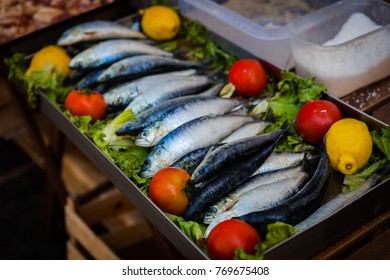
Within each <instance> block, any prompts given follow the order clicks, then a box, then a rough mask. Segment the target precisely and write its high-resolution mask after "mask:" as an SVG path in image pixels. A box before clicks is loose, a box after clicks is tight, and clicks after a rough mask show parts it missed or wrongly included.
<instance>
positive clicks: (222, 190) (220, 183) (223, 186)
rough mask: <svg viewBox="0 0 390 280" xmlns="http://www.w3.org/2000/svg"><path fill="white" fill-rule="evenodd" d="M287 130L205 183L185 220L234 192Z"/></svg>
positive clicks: (186, 213) (186, 212) (188, 209)
mask: <svg viewBox="0 0 390 280" xmlns="http://www.w3.org/2000/svg"><path fill="white" fill-rule="evenodd" d="M287 131H288V128H285V129H283V132H282V133H281V135H280V136H279V137H278V138H277V139H275V141H273V142H272V143H270V144H269V145H267V146H265V147H264V148H263V149H261V150H260V151H258V152H255V153H254V154H251V156H250V157H248V158H247V159H243V160H241V161H238V162H235V163H234V164H232V165H230V166H228V167H227V168H225V169H223V170H221V171H219V173H218V174H217V175H216V176H215V177H213V178H212V179H211V180H210V181H208V182H207V184H206V185H205V186H203V187H202V188H200V190H199V191H198V192H197V193H196V194H195V196H194V197H192V199H191V200H190V202H189V205H188V208H187V210H186V211H185V213H184V214H183V218H184V219H185V220H191V219H193V218H196V216H198V215H199V214H200V213H201V212H203V211H204V210H206V209H207V208H208V207H210V206H211V205H212V204H213V203H214V202H215V201H217V200H218V199H220V198H221V197H222V196H224V195H226V194H227V193H229V192H230V191H232V190H234V189H235V188H236V187H237V186H239V185H240V184H242V183H243V182H244V181H246V180H247V179H248V178H249V177H250V176H251V175H252V174H253V172H255V170H257V169H258V168H259V166H261V165H262V164H263V163H264V161H265V160H266V159H267V158H268V157H269V155H270V154H271V153H272V151H273V150H274V148H275V146H276V145H277V144H278V143H279V141H280V139H282V138H283V137H284V136H285V134H286V133H287Z"/></svg>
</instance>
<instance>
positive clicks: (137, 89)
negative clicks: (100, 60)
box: [99, 69, 196, 107]
mask: <svg viewBox="0 0 390 280" xmlns="http://www.w3.org/2000/svg"><path fill="white" fill-rule="evenodd" d="M103 71H104V70H103ZM103 71H102V72H100V74H101V73H103ZM195 73H196V70H195V69H189V70H181V71H173V72H167V73H161V74H154V75H149V76H145V77H142V78H139V79H137V80H131V81H128V82H124V83H121V84H119V85H118V86H115V87H113V88H110V89H109V90H108V91H106V92H104V93H103V96H104V100H105V101H106V104H107V106H111V107H124V106H126V105H128V104H129V103H130V102H131V101H132V100H133V99H134V98H135V97H137V96H138V95H139V94H142V93H143V92H144V91H145V90H146V89H148V88H150V87H152V86H153V85H155V84H160V83H162V82H169V81H171V80H173V79H178V78H180V77H185V76H191V75H195ZM100 74H99V75H100Z"/></svg>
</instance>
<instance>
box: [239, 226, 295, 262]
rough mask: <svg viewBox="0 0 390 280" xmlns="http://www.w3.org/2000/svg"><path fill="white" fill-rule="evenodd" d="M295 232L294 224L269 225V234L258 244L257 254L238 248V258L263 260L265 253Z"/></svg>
mask: <svg viewBox="0 0 390 280" xmlns="http://www.w3.org/2000/svg"><path fill="white" fill-rule="evenodd" d="M294 234H295V230H294V227H293V226H292V225H289V224H286V223H283V222H275V223H271V224H268V225H267V235H266V237H265V240H264V241H263V242H261V243H259V244H257V246H256V254H255V255H250V254H246V253H245V252H244V250H242V249H241V248H238V249H237V250H236V252H235V259H236V260H263V259H264V253H265V252H266V251H267V250H268V249H270V248H272V247H273V246H275V245H277V244H279V243H280V242H282V241H283V240H285V239H287V238H289V237H291V236H293V235H294Z"/></svg>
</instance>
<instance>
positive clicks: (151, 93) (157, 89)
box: [125, 75, 211, 115]
mask: <svg viewBox="0 0 390 280" xmlns="http://www.w3.org/2000/svg"><path fill="white" fill-rule="evenodd" d="M210 85H211V81H210V80H209V79H208V78H207V77H205V76H198V75H194V76H189V77H182V78H181V79H177V80H172V81H171V82H169V83H161V84H156V85H154V86H152V87H150V88H149V89H148V90H146V91H145V92H144V93H143V94H142V95H138V96H137V97H136V98H134V100H132V101H131V102H130V103H129V105H127V107H126V108H125V110H132V111H133V113H134V115H137V114H139V113H141V112H142V111H144V110H147V109H149V108H152V107H155V106H157V105H158V104H160V103H162V102H164V101H166V100H169V99H173V98H176V97H179V96H185V95H191V94H195V93H199V92H200V91H202V90H204V89H205V88H207V87H209V86H210Z"/></svg>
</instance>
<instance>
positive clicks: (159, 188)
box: [149, 167, 190, 216]
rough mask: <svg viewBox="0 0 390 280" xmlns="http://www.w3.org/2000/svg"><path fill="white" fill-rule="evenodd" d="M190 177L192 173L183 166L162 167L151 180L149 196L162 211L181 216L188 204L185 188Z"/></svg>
mask: <svg viewBox="0 0 390 280" xmlns="http://www.w3.org/2000/svg"><path fill="white" fill-rule="evenodd" d="M189 179H190V175H189V174H188V173H187V171H185V170H183V169H181V168H177V167H167V168H164V169H161V170H160V171H158V172H157V173H156V174H155V175H154V176H153V178H152V180H151V181H150V185H149V197H150V199H151V200H152V201H153V202H154V203H155V204H156V205H157V206H158V207H159V208H160V209H161V210H162V211H164V212H167V213H170V214H174V215H178V216H180V215H181V214H183V213H184V211H185V210H186V209H187V206H188V196H187V193H186V192H185V188H186V184H187V182H188V180H189Z"/></svg>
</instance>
